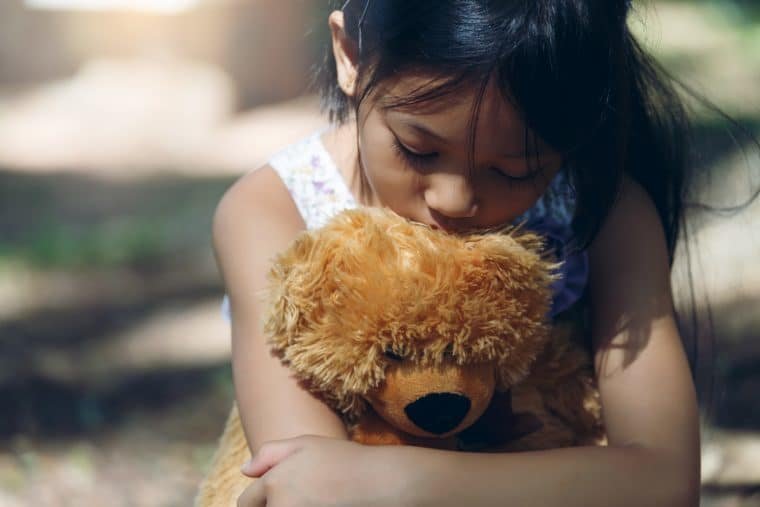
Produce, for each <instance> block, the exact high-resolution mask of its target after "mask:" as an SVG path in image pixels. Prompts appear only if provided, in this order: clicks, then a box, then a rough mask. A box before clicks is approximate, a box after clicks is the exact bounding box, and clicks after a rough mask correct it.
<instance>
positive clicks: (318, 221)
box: [269, 129, 357, 229]
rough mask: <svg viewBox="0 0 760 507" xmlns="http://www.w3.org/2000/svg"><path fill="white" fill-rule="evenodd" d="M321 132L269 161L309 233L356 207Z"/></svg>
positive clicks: (293, 145)
mask: <svg viewBox="0 0 760 507" xmlns="http://www.w3.org/2000/svg"><path fill="white" fill-rule="evenodd" d="M324 133H325V130H324V129H323V130H319V131H317V132H315V133H313V134H311V135H309V136H307V137H305V138H303V139H301V140H300V141H298V142H296V143H294V144H292V145H290V146H288V147H286V148H284V149H282V150H280V151H279V152H277V153H275V154H274V155H273V156H272V157H271V158H270V159H269V166H270V167H271V168H272V169H273V170H274V171H275V173H276V174H277V175H278V177H279V178H280V180H281V181H282V183H283V184H284V186H285V188H286V189H287V190H288V194H289V196H290V198H291V200H292V201H293V203H294V204H295V206H296V208H297V209H298V212H299V214H300V215H301V217H302V219H303V221H304V223H305V224H306V227H307V228H308V229H313V228H317V227H319V226H321V225H323V224H324V223H325V222H326V221H327V220H328V219H329V218H331V217H332V216H334V215H335V214H337V213H338V212H340V211H342V210H343V209H346V208H354V207H356V205H357V204H356V201H355V199H354V196H353V194H352V193H351V191H350V189H349V187H348V185H347V183H346V180H345V178H344V176H343V174H342V173H341V172H340V170H339V169H338V167H337V165H336V164H335V162H334V160H333V158H332V156H331V155H330V153H329V152H328V151H327V148H326V147H325V145H324V142H323V140H322V139H323V136H324Z"/></svg>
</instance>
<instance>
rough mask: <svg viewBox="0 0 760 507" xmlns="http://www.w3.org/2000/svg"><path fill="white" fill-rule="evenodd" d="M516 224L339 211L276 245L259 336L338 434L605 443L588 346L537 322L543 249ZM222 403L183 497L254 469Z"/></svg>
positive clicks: (242, 480)
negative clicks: (210, 443) (216, 431)
mask: <svg viewBox="0 0 760 507" xmlns="http://www.w3.org/2000/svg"><path fill="white" fill-rule="evenodd" d="M541 250H542V241H541V239H540V238H539V237H538V236H536V235H534V234H531V233H528V232H521V231H517V230H514V229H512V230H506V229H505V230H500V231H490V232H486V233H478V234H471V235H466V236H455V235H451V234H447V233H444V232H441V231H437V230H433V229H431V228H429V227H427V226H425V225H422V224H416V223H411V222H409V221H407V220H405V219H403V218H401V217H399V216H397V215H395V214H393V213H392V212H390V211H386V210H380V209H373V208H365V209H355V210H349V211H345V212H343V213H341V214H339V215H337V216H336V217H335V218H334V219H333V220H332V221H330V222H329V223H328V224H327V225H325V226H324V227H323V228H321V229H318V230H313V231H307V232H304V233H302V234H301V235H300V236H299V237H298V238H297V239H296V240H295V241H294V243H293V244H292V246H291V247H290V248H288V249H287V250H286V251H285V252H283V253H282V254H280V255H279V256H278V257H277V259H275V262H274V266H273V268H272V270H271V272H270V282H271V284H270V290H269V293H268V294H267V301H268V303H269V311H268V313H267V316H266V321H265V331H266V334H267V336H268V340H269V344H270V345H271V348H272V351H273V352H274V353H275V354H276V355H277V356H278V357H279V358H280V359H281V360H282V361H283V363H284V364H287V365H288V366H289V367H290V368H291V369H292V370H293V372H294V373H295V375H296V376H297V377H298V378H299V379H300V380H301V381H302V382H303V385H305V386H306V388H307V389H309V390H310V392H312V393H313V394H314V395H316V396H318V397H319V398H320V399H322V400H323V401H324V402H325V403H327V404H328V405H329V406H331V407H332V408H333V409H334V410H335V411H336V412H337V413H339V414H340V415H341V416H342V417H343V419H344V421H345V422H346V425H347V429H348V432H349V435H350V437H351V439H352V440H354V441H356V442H360V443H363V444H368V445H385V444H405V445H418V446H425V447H435V448H440V449H450V450H465V451H478V452H509V451H522V450H536V449H546V448H554V447H563V446H572V445H601V444H604V442H605V436H604V429H603V426H602V423H601V416H600V405H599V397H598V392H597V390H596V387H595V383H594V378H593V372H592V368H591V362H590V358H589V357H588V354H587V353H586V351H585V350H584V349H583V348H582V347H580V346H579V345H576V343H575V341H574V340H573V336H572V333H573V327H572V326H571V325H568V324H564V325H562V324H560V325H554V326H550V325H549V324H548V322H547V312H548V309H549V304H550V299H551V290H550V284H551V282H552V280H553V276H554V275H553V274H552V273H553V270H554V269H555V268H556V264H553V263H552V262H551V261H550V260H549V259H547V258H546V256H545V255H543V254H542V253H541ZM249 457H250V454H249V451H248V447H247V444H246V441H245V437H244V436H243V431H242V428H241V425H240V420H239V417H238V413H237V410H236V408H233V410H232V412H231V414H230V416H229V418H228V420H227V425H226V428H225V430H224V434H223V435H222V438H221V441H220V444H219V448H218V450H217V453H216V456H215V457H214V459H213V463H212V466H211V470H210V472H209V474H208V475H207V477H206V479H205V481H204V483H203V485H202V486H201V489H200V492H199V495H198V497H197V498H196V505H198V506H201V507H211V506H213V507H217V506H224V507H227V506H230V505H235V504H236V499H237V497H238V496H239V494H240V493H241V492H242V490H243V489H244V488H245V487H246V485H248V484H249V483H250V481H252V480H255V479H250V478H247V477H245V476H243V475H242V474H241V473H240V466H241V464H242V463H243V462H244V461H246V460H247V459H248V458H249Z"/></svg>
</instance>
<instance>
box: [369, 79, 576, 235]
mask: <svg viewBox="0 0 760 507" xmlns="http://www.w3.org/2000/svg"><path fill="white" fill-rule="evenodd" d="M426 82H428V81H427V80H424V79H423V78H422V77H406V78H403V79H399V80H397V82H396V83H394V84H392V85H390V86H387V87H384V88H383V89H380V90H378V91H377V92H376V93H374V94H373V95H372V96H370V97H368V98H367V99H366V100H365V101H364V102H363V103H362V106H361V107H360V110H359V118H358V136H359V150H360V153H361V160H362V166H363V168H364V176H365V178H366V181H367V183H368V185H369V188H370V190H371V197H372V201H373V202H376V203H378V204H380V205H382V206H386V207H388V208H390V209H392V210H393V211H395V212H396V213H398V214H399V215H402V216H404V217H406V218H409V219H411V220H414V221H417V222H422V223H425V224H428V225H430V226H433V227H436V228H441V229H445V230H448V231H455V232H463V231H467V230H472V229H478V228H485V227H492V226H497V225H502V224H505V223H507V222H509V221H511V220H513V219H514V218H516V217H518V216H519V215H520V214H522V213H523V212H525V211H526V210H527V209H528V208H530V207H531V206H532V205H533V204H534V203H535V202H536V200H537V199H538V198H539V197H540V196H541V194H542V193H543V192H544V190H545V189H546V187H547V186H548V184H549V182H550V180H551V178H552V177H553V176H554V175H555V174H556V173H557V171H558V170H559V168H560V166H561V163H562V160H561V157H560V155H559V154H558V153H557V152H556V151H554V150H552V149H551V148H550V147H549V146H547V145H546V144H545V143H543V142H542V141H540V140H537V141H536V142H535V143H533V141H532V139H531V143H532V144H528V145H527V146H528V149H529V153H528V154H526V153H525V151H526V129H525V124H524V123H523V121H522V120H521V118H520V117H519V115H518V113H517V111H516V110H515V108H514V107H513V106H512V105H511V104H509V103H508V102H507V101H506V100H504V99H503V98H502V96H501V94H500V93H499V91H498V89H497V88H496V86H489V87H488V88H487V89H486V91H485V94H484V96H483V99H482V102H481V106H480V113H479V116H478V118H477V130H476V135H475V140H474V160H473V165H472V171H470V170H469V169H468V167H470V165H469V163H468V156H469V152H470V148H469V145H468V137H469V132H470V122H471V119H472V108H473V101H474V100H475V91H474V90H473V91H472V92H471V93H462V94H454V95H453V96H447V97H443V98H440V99H437V102H436V103H435V106H436V107H435V108H433V107H431V104H426V105H425V109H424V110H421V111H420V110H408V111H407V110H400V109H388V108H386V107H384V104H383V100H384V98H387V97H392V98H396V97H404V96H406V95H407V94H408V93H409V92H410V91H412V90H415V89H417V88H418V87H419V86H420V85H422V84H424V83H426ZM531 137H533V136H531Z"/></svg>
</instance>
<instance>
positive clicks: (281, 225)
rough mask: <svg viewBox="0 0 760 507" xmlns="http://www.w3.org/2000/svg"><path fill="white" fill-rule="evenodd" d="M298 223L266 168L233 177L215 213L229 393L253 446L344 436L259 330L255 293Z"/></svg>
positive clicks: (287, 197)
mask: <svg viewBox="0 0 760 507" xmlns="http://www.w3.org/2000/svg"><path fill="white" fill-rule="evenodd" d="M304 228H305V226H304V223H303V220H302V219H301V217H300V215H299V213H298V210H297V208H296V207H295V204H294V203H293V201H292V199H291V198H290V195H289V193H288V191H287V189H286V188H285V186H284V184H283V183H282V181H281V180H280V178H279V177H278V176H277V174H276V173H275V172H274V170H273V169H272V168H271V167H263V168H261V169H259V170H257V171H254V172H251V173H249V174H247V175H246V176H244V177H243V178H241V179H240V180H239V181H238V182H237V183H235V184H234V185H233V186H232V187H231V188H230V189H229V190H228V191H227V193H226V194H225V195H224V197H223V198H222V200H221V201H220V203H219V206H218V207H217V210H216V213H215V215H214V224H213V242H214V251H215V254H216V258H217V263H218V265H219V269H220V272H221V274H222V277H223V279H224V284H225V287H226V289H227V294H228V296H229V298H230V308H231V313H232V368H233V377H234V384H235V397H236V400H237V404H238V409H239V412H240V418H241V421H242V423H243V429H244V432H245V435H246V439H247V441H248V446H249V448H250V450H251V451H252V452H256V451H257V450H258V449H259V447H261V445H262V444H263V443H264V442H266V441H270V440H278V439H285V438H291V437H296V436H299V435H303V434H313V435H322V436H328V437H334V438H341V439H348V436H347V434H346V430H345V427H344V424H343V422H342V421H341V419H340V418H339V417H338V415H337V414H335V412H333V411H332V410H331V409H330V408H329V407H327V405H325V404H324V403H323V402H321V401H320V400H318V399H317V398H315V397H314V396H312V395H311V394H309V393H308V392H307V391H306V390H305V389H303V388H302V387H301V386H300V385H299V384H298V383H297V381H296V380H295V379H294V378H293V377H292V376H291V374H290V370H289V369H288V368H287V367H286V366H284V365H282V364H281V362H280V360H279V359H277V358H276V357H274V356H273V355H271V354H270V352H269V348H268V346H267V344H266V343H265V340H264V334H263V331H262V329H261V317H262V315H261V311H262V307H261V302H260V293H261V290H262V289H263V288H264V287H265V283H266V274H267V272H268V271H269V268H270V264H271V260H272V259H273V258H274V256H275V255H276V254H277V253H278V252H280V251H281V250H284V249H285V248H286V247H287V246H288V245H289V244H290V242H291V241H292V240H293V239H294V237H295V236H296V235H297V234H298V232H300V231H302V230H303V229H304ZM241 465H242V463H241Z"/></svg>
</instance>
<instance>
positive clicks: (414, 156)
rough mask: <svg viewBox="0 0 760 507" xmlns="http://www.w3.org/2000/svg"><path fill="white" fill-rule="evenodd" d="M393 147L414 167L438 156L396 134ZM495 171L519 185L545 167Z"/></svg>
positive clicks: (497, 169)
mask: <svg viewBox="0 0 760 507" xmlns="http://www.w3.org/2000/svg"><path fill="white" fill-rule="evenodd" d="M393 148H394V150H395V151H396V153H397V154H398V155H399V156H400V157H401V158H402V159H403V160H404V161H405V162H406V163H408V164H409V165H411V166H412V167H414V168H415V169H425V168H426V167H427V166H428V165H430V164H431V163H432V162H433V160H435V158H436V157H437V156H438V153H436V152H431V153H416V152H413V151H412V150H410V149H409V148H407V147H406V146H404V144H403V143H402V142H401V141H400V140H399V138H398V137H396V136H395V135H394V136H393ZM492 169H493V170H494V171H496V172H497V173H499V175H500V176H502V177H503V178H505V179H506V180H507V181H509V183H510V184H512V185H519V184H526V183H529V182H531V181H533V180H534V179H535V177H536V176H537V175H539V174H540V173H541V171H542V170H543V168H538V169H536V170H534V171H531V172H530V173H528V174H526V175H525V176H512V175H510V174H507V173H505V172H504V171H502V170H501V169H499V168H497V167H494V168H492Z"/></svg>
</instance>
